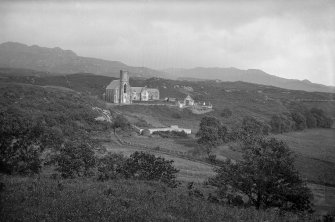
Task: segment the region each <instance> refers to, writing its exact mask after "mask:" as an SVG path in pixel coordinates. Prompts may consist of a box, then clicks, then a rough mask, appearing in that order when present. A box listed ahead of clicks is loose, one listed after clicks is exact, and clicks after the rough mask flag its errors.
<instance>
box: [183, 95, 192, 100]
mask: <svg viewBox="0 0 335 222" xmlns="http://www.w3.org/2000/svg"><path fill="white" fill-rule="evenodd" d="M184 100H193V99H192V97H191V96H190V95H187V96H186V98H185V99H184Z"/></svg>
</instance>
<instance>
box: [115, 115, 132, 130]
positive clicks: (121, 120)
mask: <svg viewBox="0 0 335 222" xmlns="http://www.w3.org/2000/svg"><path fill="white" fill-rule="evenodd" d="M112 128H113V129H114V133H115V132H116V129H122V130H124V131H128V130H129V129H130V123H129V121H128V120H127V119H126V118H125V117H124V116H122V115H117V116H116V117H115V119H114V121H113V123H112Z"/></svg>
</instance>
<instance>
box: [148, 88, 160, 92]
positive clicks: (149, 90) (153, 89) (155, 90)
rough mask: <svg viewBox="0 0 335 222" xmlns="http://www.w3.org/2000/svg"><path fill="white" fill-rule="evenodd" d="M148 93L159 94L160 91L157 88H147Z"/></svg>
mask: <svg viewBox="0 0 335 222" xmlns="http://www.w3.org/2000/svg"><path fill="white" fill-rule="evenodd" d="M147 90H148V92H159V90H158V89H155V88H147Z"/></svg>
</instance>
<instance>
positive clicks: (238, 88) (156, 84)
mask: <svg viewBox="0 0 335 222" xmlns="http://www.w3.org/2000/svg"><path fill="white" fill-rule="evenodd" d="M12 72H14V71H12ZM0 77H2V81H3V82H19V83H26V84H27V83H28V84H34V85H42V86H46V85H47V86H48V85H54V86H61V87H66V88H70V89H72V90H75V91H79V92H84V93H87V94H89V95H93V96H97V97H99V98H101V96H102V94H103V93H104V91H105V87H106V86H107V85H108V84H109V83H110V82H111V81H112V80H114V79H115V78H112V77H107V76H101V75H93V74H88V73H81V74H80V73H77V74H71V75H56V76H45V75H42V74H41V75H40V76H11V75H6V74H2V73H1V70H0ZM130 85H131V86H147V87H152V88H158V89H159V90H160V98H161V99H164V98H165V97H174V98H177V99H184V98H185V96H186V95H188V94H189V95H191V96H192V97H193V98H194V99H195V100H197V101H202V102H207V103H208V102H210V103H212V104H213V106H214V112H212V113H211V114H212V115H215V116H217V117H219V118H221V119H222V120H224V121H228V123H233V122H236V121H237V120H240V119H242V118H243V117H244V116H247V115H249V116H254V117H256V118H258V119H260V120H263V121H264V120H266V121H267V120H269V118H270V117H271V116H272V115H273V114H278V113H281V112H286V111H288V109H289V107H290V104H294V103H304V104H305V105H306V106H308V107H309V108H312V107H319V106H320V107H322V109H324V110H325V111H327V113H328V114H329V115H331V116H333V117H335V111H334V110H335V102H334V101H333V100H334V94H332V93H322V92H306V91H297V90H287V89H282V88H277V87H272V86H264V85H258V84H251V83H245V82H217V81H197V82H190V81H181V80H168V79H162V78H149V79H144V78H131V79H130ZM224 108H229V109H231V110H232V111H233V116H232V118H230V119H229V120H226V119H225V118H222V117H221V116H220V114H221V112H222V110H223V109H224ZM130 109H131V108H130ZM142 111H143V114H148V111H147V110H145V109H144V110H142V109H138V112H142ZM149 113H150V111H149ZM163 113H164V112H163ZM171 113H173V112H171ZM161 114H162V113H159V112H158V113H153V116H156V115H161ZM193 116H194V117H193ZM170 117H171V116H170V115H168V116H167V117H166V118H167V119H171V118H170ZM194 118H196V119H197V120H198V119H199V118H201V115H200V116H196V115H191V116H189V119H190V124H191V123H192V120H193V119H194ZM176 121H178V120H176ZM169 122H170V121H169ZM187 125H188V124H187ZM196 125H197V124H191V125H190V126H189V127H190V128H193V129H195V128H194V126H196Z"/></svg>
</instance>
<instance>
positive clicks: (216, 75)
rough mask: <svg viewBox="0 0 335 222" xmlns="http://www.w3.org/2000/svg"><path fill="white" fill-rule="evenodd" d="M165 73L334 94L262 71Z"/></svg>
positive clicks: (329, 89)
mask: <svg viewBox="0 0 335 222" xmlns="http://www.w3.org/2000/svg"><path fill="white" fill-rule="evenodd" d="M164 71H165V72H167V73H170V74H172V75H173V76H175V77H177V78H178V77H179V79H181V80H189V81H203V80H204V79H212V80H221V81H231V82H235V81H244V82H249V83H256V84H263V85H270V86H276V87H280V88H284V89H293V90H305V91H311V92H314V91H316V92H335V87H334V86H325V85H321V84H316V83H312V82H310V81H308V80H302V81H300V80H296V79H285V78H281V77H277V76H274V75H270V74H268V73H266V72H263V71H262V70H257V69H248V70H241V69H237V68H203V67H197V68H193V69H166V70H164Z"/></svg>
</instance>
